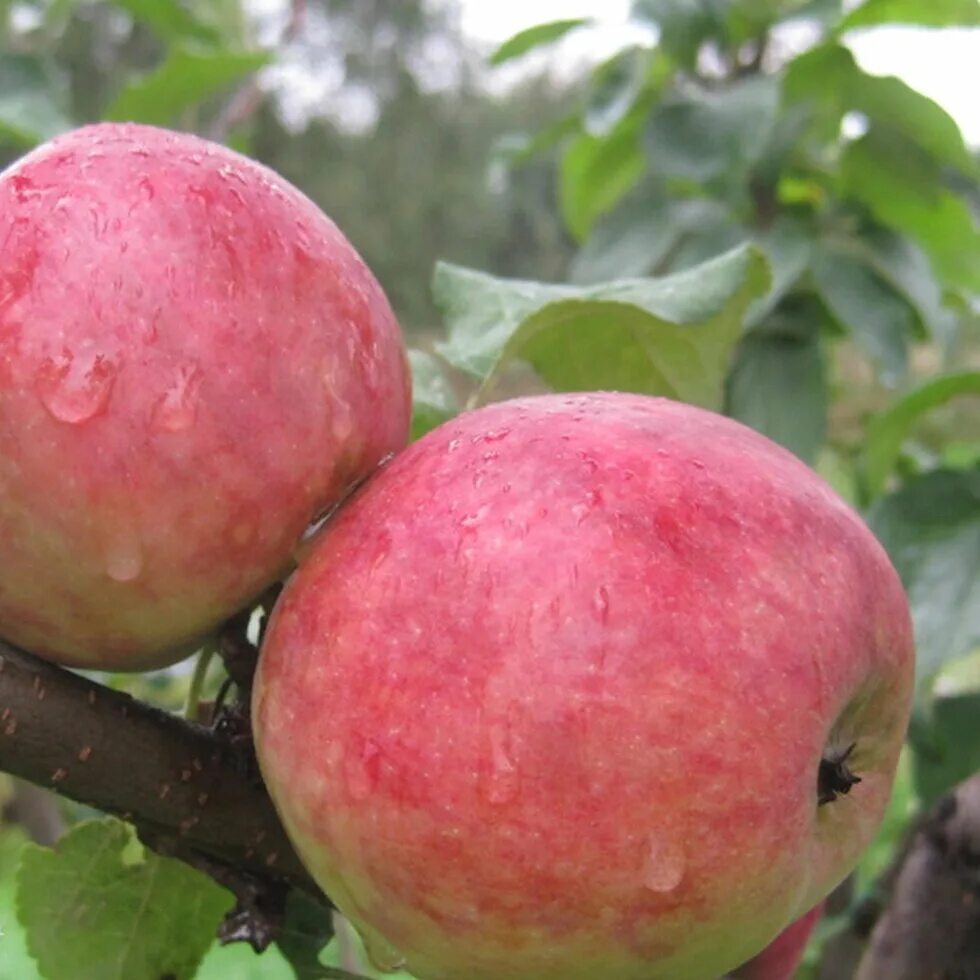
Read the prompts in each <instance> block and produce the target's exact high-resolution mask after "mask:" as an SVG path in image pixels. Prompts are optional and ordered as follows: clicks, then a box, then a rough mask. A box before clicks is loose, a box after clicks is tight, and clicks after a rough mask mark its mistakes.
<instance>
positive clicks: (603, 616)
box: [592, 585, 609, 624]
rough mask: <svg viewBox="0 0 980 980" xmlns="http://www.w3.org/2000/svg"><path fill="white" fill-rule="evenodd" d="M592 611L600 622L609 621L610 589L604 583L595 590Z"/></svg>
mask: <svg viewBox="0 0 980 980" xmlns="http://www.w3.org/2000/svg"><path fill="white" fill-rule="evenodd" d="M592 611H593V612H594V613H595V618H596V619H597V620H599V622H600V623H603V624H605V623H608V622H609V590H608V589H607V588H606V587H605V586H604V585H600V586H599V588H598V589H596V590H595V595H594V596H593V597H592Z"/></svg>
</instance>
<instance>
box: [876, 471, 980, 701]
mask: <svg viewBox="0 0 980 980" xmlns="http://www.w3.org/2000/svg"><path fill="white" fill-rule="evenodd" d="M867 517H868V523H869V524H870V526H871V529H872V531H874V532H875V534H876V535H877V536H878V538H879V540H880V541H881V542H882V544H883V545H884V546H885V548H886V549H887V551H888V553H889V555H890V556H891V559H892V562H894V564H895V568H896V569H897V570H898V573H899V575H901V577H902V582H903V583H904V585H905V590H906V592H907V593H908V597H909V604H910V606H911V609H912V621H913V623H914V626H915V640H916V651H917V663H916V670H917V676H918V678H919V680H920V682H921V681H924V680H928V679H929V678H931V677H932V676H933V675H934V674H935V673H936V672H937V671H938V670H939V669H940V668H941V667H942V666H943V665H944V664H946V663H948V662H949V661H952V660H955V659H956V658H958V657H961V656H963V655H964V654H967V653H969V652H970V651H972V650H973V649H974V648H975V647H976V646H977V645H978V644H980V468H974V469H970V470H935V471H933V472H931V473H926V474H924V475H923V476H919V477H916V478H915V479H913V480H910V481H909V482H908V483H906V484H905V485H904V486H903V487H902V488H901V489H899V490H897V491H895V492H894V493H891V494H889V495H887V496H885V497H881V498H879V499H878V500H877V501H876V502H875V503H874V504H873V505H872V507H871V509H870V510H869V511H868V514H867Z"/></svg>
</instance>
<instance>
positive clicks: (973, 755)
mask: <svg viewBox="0 0 980 980" xmlns="http://www.w3.org/2000/svg"><path fill="white" fill-rule="evenodd" d="M912 744H913V747H914V749H915V756H914V758H915V785H916V788H917V789H918V791H919V796H920V797H921V798H922V803H923V805H925V806H931V805H932V804H933V803H935V802H936V801H937V800H938V799H939V798H940V797H941V796H943V795H944V794H945V793H947V792H948V791H949V790H951V789H952V788H953V787H954V786H955V785H956V784H957V783H959V782H960V781H961V780H964V779H966V778H967V777H969V776H972V775H973V773H975V772H978V771H980V693H977V692H971V693H969V694H960V695H956V696H953V697H937V698H936V699H935V701H933V702H932V705H931V709H930V711H929V716H928V721H927V722H926V723H925V724H924V725H922V726H919V729H918V730H917V733H916V737H915V739H914V740H913V743H912Z"/></svg>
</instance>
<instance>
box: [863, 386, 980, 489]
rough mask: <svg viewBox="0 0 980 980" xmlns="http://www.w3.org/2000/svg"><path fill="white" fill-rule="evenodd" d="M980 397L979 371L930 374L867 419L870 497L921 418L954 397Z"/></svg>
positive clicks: (865, 456) (865, 476) (866, 479)
mask: <svg viewBox="0 0 980 980" xmlns="http://www.w3.org/2000/svg"><path fill="white" fill-rule="evenodd" d="M961 395H967V396H969V395H972V396H974V397H976V398H980V371H961V372H958V373H956V374H944V375H940V376H939V377H937V378H930V379H929V380H928V381H925V382H923V383H922V384H921V385H919V386H918V387H917V388H914V389H913V390H912V391H910V392H908V393H907V394H906V395H904V396H903V397H902V398H900V399H899V400H898V401H896V402H894V403H893V404H891V405H890V406H889V407H888V408H887V409H885V410H884V411H883V412H880V413H879V414H878V415H876V416H874V418H872V419H871V421H870V422H869V423H868V427H867V430H866V432H865V439H864V452H863V453H862V457H861V463H860V472H861V478H862V482H863V485H864V490H865V493H866V495H867V496H868V497H869V498H874V497H877V496H878V494H880V493H881V492H882V490H884V488H885V482H886V481H887V479H888V477H889V475H890V474H891V473H892V471H893V470H894V468H895V463H896V462H897V461H898V457H899V454H900V453H901V451H902V443H903V442H904V441H905V439H906V438H907V437H908V435H909V433H910V432H911V430H912V427H913V426H914V425H915V423H916V422H917V421H918V420H919V418H920V417H921V416H922V415H923V414H925V413H926V412H928V411H930V410H931V409H933V408H936V407H937V406H939V405H944V404H945V403H946V402H948V401H949V400H950V399H951V398H956V397H957V396H961Z"/></svg>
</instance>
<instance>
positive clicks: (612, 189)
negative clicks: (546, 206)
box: [558, 110, 645, 241]
mask: <svg viewBox="0 0 980 980" xmlns="http://www.w3.org/2000/svg"><path fill="white" fill-rule="evenodd" d="M640 122H641V116H640V114H639V113H638V112H637V111H635V110H634V111H633V112H631V113H629V114H628V115H627V116H626V117H624V118H623V119H622V120H620V122H619V123H618V124H617V125H616V126H615V127H614V128H613V129H612V130H610V131H609V132H608V133H605V134H603V135H602V136H593V135H591V134H590V133H587V132H582V133H579V135H578V136H576V137H575V138H574V139H573V140H572V141H571V142H570V143H569V144H568V145H567V146H566V147H565V150H564V152H563V153H562V157H561V163H560V165H559V174H558V177H559V203H560V205H561V213H562V218H563V219H564V221H565V224H566V225H567V226H568V230H569V231H570V232H571V233H572V235H573V236H574V237H575V238H577V239H578V240H579V241H581V240H582V239H584V238H585V236H586V235H587V234H588V233H589V230H590V229H591V228H592V226H593V224H595V222H596V220H597V219H598V218H600V217H601V216H602V215H604V214H605V213H606V212H608V211H609V210H610V209H611V208H613V207H614V206H615V205H616V204H617V202H618V201H620V200H621V199H622V197H623V196H624V195H625V194H626V193H627V192H628V191H629V190H630V189H631V188H632V187H633V186H634V185H635V184H636V182H637V181H638V180H639V178H640V177H641V176H642V174H643V170H644V166H645V164H644V160H643V153H642V151H641V149H640V138H639V133H640Z"/></svg>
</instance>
